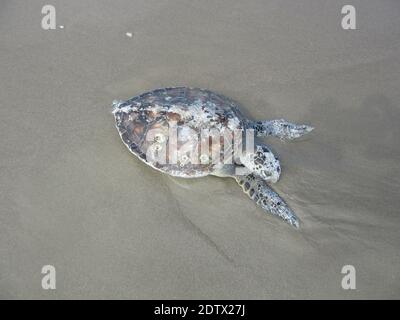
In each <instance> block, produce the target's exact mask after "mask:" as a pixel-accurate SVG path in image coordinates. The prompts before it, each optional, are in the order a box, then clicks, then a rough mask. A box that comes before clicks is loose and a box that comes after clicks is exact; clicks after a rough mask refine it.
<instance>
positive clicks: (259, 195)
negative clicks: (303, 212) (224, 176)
mask: <svg viewBox="0 0 400 320" xmlns="http://www.w3.org/2000/svg"><path fill="white" fill-rule="evenodd" d="M236 181H237V183H238V184H239V185H240V186H241V187H242V189H243V191H244V193H246V194H247V195H248V196H249V197H250V199H252V200H254V201H255V202H256V203H257V204H258V205H259V206H261V207H262V208H263V209H264V210H265V211H267V212H269V213H272V214H273V215H276V216H278V217H280V218H281V219H283V220H285V221H286V222H287V223H289V224H290V225H292V226H293V227H295V228H299V225H300V221H299V219H298V218H297V216H296V215H295V214H294V212H293V211H292V210H291V209H290V208H289V207H288V205H287V204H286V203H285V201H283V199H282V198H281V197H280V196H279V195H278V194H277V193H276V192H275V191H273V190H272V189H271V188H270V187H269V186H268V185H267V183H266V182H265V181H264V180H262V179H261V178H259V177H257V176H255V175H254V174H249V175H245V176H236Z"/></svg>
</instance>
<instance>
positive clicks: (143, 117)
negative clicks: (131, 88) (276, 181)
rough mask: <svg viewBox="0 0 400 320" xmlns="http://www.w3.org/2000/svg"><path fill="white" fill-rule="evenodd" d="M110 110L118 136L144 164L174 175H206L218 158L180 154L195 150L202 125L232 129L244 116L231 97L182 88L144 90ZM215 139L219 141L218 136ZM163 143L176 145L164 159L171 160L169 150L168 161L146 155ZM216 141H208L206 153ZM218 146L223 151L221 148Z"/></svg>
mask: <svg viewBox="0 0 400 320" xmlns="http://www.w3.org/2000/svg"><path fill="white" fill-rule="evenodd" d="M113 113H114V116H115V121H116V126H117V129H118V131H119V133H120V136H121V138H122V140H123V142H124V143H125V145H126V146H127V147H128V148H129V150H130V151H131V152H132V153H134V154H135V155H136V156H138V157H139V158H140V159H141V160H143V161H144V162H146V163H147V164H148V165H150V166H152V167H154V168H156V169H158V170H160V171H163V172H166V173H168V174H171V175H173V176H179V177H200V176H205V175H208V174H210V173H213V172H215V171H216V170H220V169H221V168H222V165H221V164H220V163H219V164H216V163H213V161H209V162H208V163H207V161H202V163H191V162H190V161H189V162H188V161H187V159H186V158H185V156H184V154H185V150H187V154H189V152H193V151H194V150H199V151H198V152H200V150H201V146H200V145H201V143H202V141H201V138H200V139H199V136H200V134H201V131H202V130H205V129H206V130H207V129H208V130H215V131H216V132H219V133H220V134H223V133H224V131H225V130H229V131H231V132H233V131H234V130H238V129H239V130H240V129H244V128H245V126H246V121H247V120H246V119H245V118H244V117H243V116H242V115H241V113H240V111H239V108H238V105H237V104H236V103H235V102H233V101H232V100H230V99H228V98H226V97H224V96H222V95H219V94H216V93H214V92H211V91H208V90H203V89H198V88H187V87H177V88H165V89H157V90H154V91H150V92H146V93H144V94H141V95H139V96H136V97H133V98H131V99H129V100H127V101H124V102H118V103H115V104H114V109H113ZM171 124H173V125H174V126H175V127H174V129H176V130H177V133H178V135H177V137H178V139H175V140H176V141H175V140H174V141H172V139H170V138H169V137H170V135H169V134H168V133H169V132H171V131H169V130H171ZM163 139H164V141H159V140H163ZM220 142H221V143H222V146H223V139H220ZM166 145H168V148H169V147H170V146H175V147H178V149H179V150H181V152H180V153H179V154H178V155H177V161H176V162H175V163H174V162H173V161H168V160H171V159H168V157H169V156H170V154H169V152H168V150H167V152H166V157H167V159H166V160H167V163H160V162H159V161H154V160H153V159H152V158H151V159H150V158H149V154H152V153H154V152H160V150H158V149H162V148H163V146H166ZM216 145H217V144H215V143H214V144H213V143H212V142H211V143H210V144H209V148H210V150H209V151H210V154H211V153H212V152H213V150H212V148H214V146H216ZM154 148H156V149H157V148H158V149H157V150H156V149H155V150H153V149H154ZM219 148H220V150H221V152H223V151H222V149H223V148H221V146H220V147H219ZM217 152H218V151H217ZM199 156H201V155H200V154H199ZM184 160H185V161H184ZM203 160H204V159H203ZM171 162H172V163H171Z"/></svg>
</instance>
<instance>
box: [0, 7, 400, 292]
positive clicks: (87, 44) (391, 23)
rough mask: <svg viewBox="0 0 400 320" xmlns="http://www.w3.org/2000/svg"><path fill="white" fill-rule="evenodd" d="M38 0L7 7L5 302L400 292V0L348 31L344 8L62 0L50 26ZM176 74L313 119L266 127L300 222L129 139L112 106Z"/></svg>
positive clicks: (261, 115)
mask: <svg viewBox="0 0 400 320" xmlns="http://www.w3.org/2000/svg"><path fill="white" fill-rule="evenodd" d="M43 4H44V3H43V1H38V0H35V1H18V0H15V1H14V0H13V1H11V0H2V1H1V3H0V103H1V109H0V121H1V122H0V134H1V139H0V142H1V144H0V150H1V153H0V164H1V169H0V179H1V184H0V201H1V202H0V257H1V258H0V297H1V298H5V299H13V298H40V299H47V298H51V299H65V298H79V299H85V298H139V299H142V298H150V299H155V298H185V299H192V298H198V299H203V298H211V299H212V298H227V299H229V298H244V299H247V298H251V299H265V298H284V299H286V298H322V299H324V298H339V299H349V298H352V299H359V298H378V299H379V298H400V271H399V270H400V256H399V255H400V253H399V245H400V233H399V230H398V229H399V225H400V220H399V218H400V209H399V207H400V197H399V187H400V163H399V161H400V126H399V122H400V72H399V71H400V3H399V2H398V1H395V0H392V1H390V0H386V1H378V0H375V1H373V0H363V1H361V0H353V1H351V4H353V5H354V6H355V7H356V9H357V30H347V31H345V30H342V28H341V27H340V21H341V14H340V9H341V6H342V5H344V4H347V2H345V3H341V1H339V2H337V1H326V0H325V1H320V0H301V1H282V0H273V1H261V0H260V1H236V0H235V1H232V0H230V1H228V0H225V1H199V0H194V1H184V0H181V1H149V0H141V1H130V0H116V1H105V0H101V1H100V0H98V1H94V0H87V1H78V0H74V1H60V0H57V1H56V0H52V1H51V4H53V5H54V6H55V7H56V10H57V25H63V26H64V28H63V29H57V30H50V31H44V30H42V29H41V27H40V22H41V19H42V14H41V8H42V5H43ZM127 32H128V33H132V36H131V37H129V36H127V35H126V33H127ZM174 85H188V86H195V87H196V86H197V87H203V88H209V89H212V90H215V91H217V92H220V93H222V94H225V95H227V96H229V97H231V98H233V99H235V100H237V101H238V102H239V103H240V104H241V105H243V109H244V111H245V113H247V114H248V115H249V116H251V117H253V118H257V119H272V118H281V117H284V118H286V119H288V120H291V121H293V122H299V123H302V122H304V123H309V124H312V125H313V126H314V127H315V128H316V129H315V131H314V132H313V133H312V134H310V135H309V136H308V137H307V138H305V139H303V140H302V141H298V142H296V143H294V142H293V143H290V142H287V143H282V142H280V141H276V140H273V139H268V143H270V145H272V146H273V148H274V150H275V152H276V153H277V154H279V156H280V158H281V159H282V163H283V176H282V179H281V180H280V181H279V183H278V184H276V185H275V189H276V190H277V191H278V192H279V193H280V194H281V195H282V196H283V197H284V198H285V199H286V200H287V202H288V203H289V204H290V206H291V207H292V208H293V209H294V211H295V212H296V213H297V214H298V215H299V217H300V218H301V220H302V222H303V225H302V228H301V230H300V231H296V230H294V229H292V228H290V227H289V226H288V225H286V224H285V223H283V222H281V221H280V220H278V219H276V218H274V217H272V216H269V215H266V214H264V213H263V212H262V210H261V209H259V208H257V207H256V206H255V205H254V204H253V203H252V202H251V201H250V200H249V199H248V198H247V197H246V196H245V195H244V194H243V193H242V192H241V189H240V188H239V187H238V186H237V184H236V183H235V182H234V181H233V180H232V179H219V178H215V177H206V178H202V179H195V180H179V179H174V178H170V177H168V176H164V175H161V174H159V173H158V172H155V171H154V170H152V169H151V168H149V167H147V166H145V165H143V164H142V163H141V162H140V161H138V160H137V159H135V158H134V157H133V156H132V155H131V154H130V153H129V152H128V150H127V149H126V148H125V146H124V145H123V144H122V142H121V141H120V138H119V136H118V134H117V131H116V130H115V128H114V122H113V117H112V115H111V114H110V112H109V110H110V105H111V101H112V100H113V99H115V98H128V97H130V96H133V95H136V94H138V93H141V92H143V91H145V90H150V89H153V88H157V87H163V86H174ZM46 264H51V265H54V266H55V267H56V270H57V289H56V290H54V291H52V290H48V291H45V290H43V289H42V288H41V279H42V275H41V272H40V271H41V268H42V266H43V265H46ZM347 264H350V265H353V266H354V267H355V268H356V270H357V278H356V279H357V282H356V285H357V289H356V290H348V291H345V290H343V289H342V288H341V279H342V277H343V275H342V274H341V269H342V266H343V265H347Z"/></svg>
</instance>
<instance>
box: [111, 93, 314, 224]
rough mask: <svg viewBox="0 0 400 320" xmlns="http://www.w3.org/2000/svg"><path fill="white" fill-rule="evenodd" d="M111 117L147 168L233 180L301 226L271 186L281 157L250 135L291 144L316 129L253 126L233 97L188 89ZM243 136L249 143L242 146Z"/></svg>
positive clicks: (133, 103)
mask: <svg viewBox="0 0 400 320" xmlns="http://www.w3.org/2000/svg"><path fill="white" fill-rule="evenodd" d="M112 112H113V114H114V117H115V121H116V127H117V129H118V132H119V134H120V136H121V139H122V141H123V142H124V144H125V145H126V146H127V147H128V149H129V150H130V151H131V152H132V153H133V154H134V155H136V156H137V157H138V158H139V159H141V160H142V161H144V162H145V163H146V164H148V165H150V166H151V167H153V168H155V169H157V170H159V171H162V172H164V173H167V174H170V175H172V176H176V177H183V178H198V177H203V176H206V175H215V176H219V177H233V178H235V179H236V181H237V182H238V184H239V185H240V186H241V187H242V189H243V191H244V192H245V193H246V194H247V195H248V196H249V197H250V198H251V199H253V200H254V201H255V202H256V203H257V204H258V205H260V206H261V207H262V208H263V209H264V210H265V211H268V212H270V213H272V214H274V215H277V216H279V217H281V218H282V219H284V220H286V221H287V222H288V223H289V224H291V225H292V226H294V227H299V220H298V218H297V217H296V215H295V214H294V213H293V211H292V210H291V209H290V208H289V207H288V206H287V205H286V203H285V202H284V201H283V200H282V199H281V198H280V197H279V195H278V194H277V193H276V192H274V191H273V190H272V189H271V188H270V187H269V186H268V184H267V182H272V183H275V182H277V181H278V179H279V176H280V174H281V166H280V164H279V160H278V158H277V157H276V156H275V155H274V154H273V153H272V151H271V150H270V149H269V148H268V147H267V146H265V145H263V144H259V143H256V144H254V143H253V142H254V140H252V139H251V137H252V136H251V134H249V132H250V133H252V134H253V136H256V137H265V136H274V137H278V138H281V139H289V140H291V139H295V138H298V137H300V136H302V135H304V134H306V133H308V132H310V131H311V130H312V129H313V128H312V127H310V126H307V125H296V124H293V123H290V122H287V121H285V120H283V119H280V120H272V121H252V120H249V119H247V118H245V117H244V116H243V115H242V114H241V112H240V110H239V106H238V104H237V103H235V102H234V101H232V100H230V99H229V98H227V97H225V96H222V95H220V94H217V93H214V92H212V91H209V90H204V89H199V88H189V87H173V88H163V89H157V90H153V91H149V92H146V93H143V94H141V95H138V96H135V97H133V98H131V99H128V100H126V101H121V100H119V101H117V100H114V102H113V111H112ZM244 133H246V142H242V140H243V139H242V137H243V136H244ZM226 137H229V138H226ZM232 137H233V138H232ZM249 137H250V138H249ZM239 138H240V139H239ZM247 138H249V139H247ZM232 141H233V142H232ZM237 141H239V143H236V142H237ZM249 141H250V142H249ZM244 147H246V148H245V150H244V151H243V148H244ZM215 155H217V157H215ZM218 155H219V157H218ZM215 158H217V159H215ZM222 159H223V160H222ZM197 160H198V161H197Z"/></svg>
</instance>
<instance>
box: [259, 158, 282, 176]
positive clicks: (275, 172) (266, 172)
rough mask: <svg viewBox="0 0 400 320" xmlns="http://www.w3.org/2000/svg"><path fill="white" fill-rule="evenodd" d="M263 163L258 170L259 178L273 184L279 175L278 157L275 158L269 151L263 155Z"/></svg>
mask: <svg viewBox="0 0 400 320" xmlns="http://www.w3.org/2000/svg"><path fill="white" fill-rule="evenodd" d="M263 155H264V157H263V160H264V163H263V166H262V168H261V170H260V176H261V177H262V178H263V179H264V180H265V181H267V182H272V183H275V182H277V181H278V180H279V177H280V175H281V164H280V163H279V160H278V157H276V156H275V155H274V154H273V153H272V152H271V151H269V150H268V152H266V151H265V150H264V153H263Z"/></svg>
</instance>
